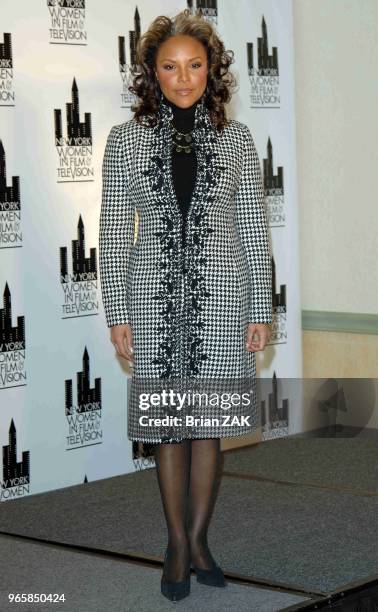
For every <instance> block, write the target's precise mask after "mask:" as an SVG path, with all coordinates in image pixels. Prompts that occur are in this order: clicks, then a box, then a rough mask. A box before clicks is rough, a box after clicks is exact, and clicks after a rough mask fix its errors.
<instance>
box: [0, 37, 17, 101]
mask: <svg viewBox="0 0 378 612" xmlns="http://www.w3.org/2000/svg"><path fill="white" fill-rule="evenodd" d="M0 106H14V91H13V56H12V36H11V34H9V33H4V34H3V42H2V43H0Z"/></svg>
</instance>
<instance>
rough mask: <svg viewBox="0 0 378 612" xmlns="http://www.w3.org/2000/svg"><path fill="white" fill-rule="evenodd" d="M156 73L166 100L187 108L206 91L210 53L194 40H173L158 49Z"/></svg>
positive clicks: (178, 38)
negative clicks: (207, 53) (208, 56)
mask: <svg viewBox="0 0 378 612" xmlns="http://www.w3.org/2000/svg"><path fill="white" fill-rule="evenodd" d="M155 72H156V76H157V79H158V81H159V85H160V89H161V90H162V92H163V94H164V95H165V97H166V98H168V100H170V101H171V102H173V103H174V104H176V106H180V107H181V108H187V107H189V106H191V105H192V104H194V102H196V101H197V100H198V99H199V98H200V97H201V96H202V94H203V93H204V91H205V89H206V85H207V55H206V49H205V47H204V46H203V44H202V43H201V42H199V41H198V40H197V39H195V38H193V37H192V36H186V35H183V34H179V35H177V36H171V38H169V39H168V40H166V41H165V42H163V43H162V44H161V45H160V47H159V48H158V51H157V54H156V69H155Z"/></svg>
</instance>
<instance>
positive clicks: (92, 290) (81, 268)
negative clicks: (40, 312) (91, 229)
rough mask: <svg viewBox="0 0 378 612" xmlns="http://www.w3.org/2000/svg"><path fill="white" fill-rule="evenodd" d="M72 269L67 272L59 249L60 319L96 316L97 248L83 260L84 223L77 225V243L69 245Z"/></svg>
mask: <svg viewBox="0 0 378 612" xmlns="http://www.w3.org/2000/svg"><path fill="white" fill-rule="evenodd" d="M71 257H72V268H71V270H70V272H69V271H68V256H67V247H60V283H61V286H62V290H63V304H62V312H63V315H64V316H63V317H62V318H63V319H71V318H73V317H79V316H82V315H92V314H98V304H99V303H98V298H97V260H96V248H95V247H92V248H90V249H89V257H85V234H84V223H83V219H82V218H81V215H80V216H79V222H78V224H77V239H76V240H72V242H71Z"/></svg>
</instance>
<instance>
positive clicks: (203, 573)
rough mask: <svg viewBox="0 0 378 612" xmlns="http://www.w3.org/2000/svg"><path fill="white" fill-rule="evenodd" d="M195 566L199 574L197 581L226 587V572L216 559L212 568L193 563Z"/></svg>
mask: <svg viewBox="0 0 378 612" xmlns="http://www.w3.org/2000/svg"><path fill="white" fill-rule="evenodd" d="M193 568H194V570H195V572H196V575H197V582H200V583H201V584H206V585H207V586H216V587H225V586H226V584H227V583H226V580H225V577H224V574H223V572H222V570H221V568H220V567H219V565H218V564H217V563H215V561H213V565H212V567H211V568H210V569H201V568H200V567H197V566H196V565H194V563H193Z"/></svg>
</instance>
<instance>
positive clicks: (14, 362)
mask: <svg viewBox="0 0 378 612" xmlns="http://www.w3.org/2000/svg"><path fill="white" fill-rule="evenodd" d="M3 305H4V307H3V308H0V333H1V340H0V347H1V350H0V389H9V388H10V387H24V386H25V385H26V371H25V317H24V316H23V315H22V316H18V317H17V325H14V326H13V325H12V299H11V292H10V290H9V286H8V283H5V289H4V293H3Z"/></svg>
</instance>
